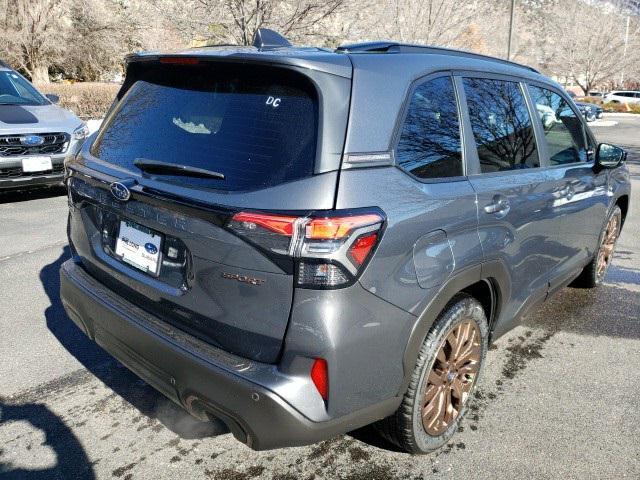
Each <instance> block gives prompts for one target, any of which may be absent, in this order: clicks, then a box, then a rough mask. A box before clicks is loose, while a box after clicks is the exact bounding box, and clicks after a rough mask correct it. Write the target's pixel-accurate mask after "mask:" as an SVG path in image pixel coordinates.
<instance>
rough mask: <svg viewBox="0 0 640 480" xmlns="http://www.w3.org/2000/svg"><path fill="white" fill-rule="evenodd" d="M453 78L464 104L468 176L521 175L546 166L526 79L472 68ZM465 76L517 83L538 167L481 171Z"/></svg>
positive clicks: (456, 73)
mask: <svg viewBox="0 0 640 480" xmlns="http://www.w3.org/2000/svg"><path fill="white" fill-rule="evenodd" d="M453 75H454V80H455V82H454V83H455V84H456V89H457V90H458V96H459V98H461V99H462V102H461V103H463V104H464V120H463V123H464V127H465V128H464V130H465V131H466V132H468V135H469V137H467V139H466V140H467V141H466V145H468V149H469V150H468V151H466V152H465V153H466V154H467V158H469V160H470V166H471V167H472V168H470V170H469V173H468V176H469V177H476V176H478V175H482V176H485V177H493V176H498V177H502V176H508V175H515V174H519V175H522V174H523V173H535V172H539V171H541V170H543V169H545V168H547V166H545V165H544V163H543V159H542V158H541V157H540V142H539V141H538V140H539V139H538V134H537V131H536V118H538V117H537V114H536V115H535V117H534V116H533V115H532V112H531V109H530V104H529V99H528V91H527V90H526V88H525V85H524V84H525V83H526V81H527V80H526V79H524V78H522V77H515V76H512V75H503V74H499V73H496V74H494V73H490V72H476V71H472V70H461V71H458V72H454V74H453ZM465 78H480V79H489V80H498V81H503V82H511V83H516V84H518V87H519V88H520V92H521V93H522V96H523V98H524V99H525V104H526V106H527V113H528V114H529V118H530V119H531V126H532V128H533V137H534V142H535V143H536V152H537V154H538V161H539V163H540V165H539V166H538V167H533V168H527V169H512V170H503V171H498V172H483V171H482V169H481V167H480V157H479V156H478V146H477V144H476V140H475V137H474V135H473V128H472V126H471V117H470V115H469V105H468V104H467V95H466V93H465V91H464V84H463V80H464V79H465ZM545 152H546V146H545Z"/></svg>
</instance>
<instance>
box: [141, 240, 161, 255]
mask: <svg viewBox="0 0 640 480" xmlns="http://www.w3.org/2000/svg"><path fill="white" fill-rule="evenodd" d="M144 249H145V250H146V251H147V252H148V253H150V254H151V255H155V254H156V253H158V247H156V246H155V245H154V244H153V243H145V244H144Z"/></svg>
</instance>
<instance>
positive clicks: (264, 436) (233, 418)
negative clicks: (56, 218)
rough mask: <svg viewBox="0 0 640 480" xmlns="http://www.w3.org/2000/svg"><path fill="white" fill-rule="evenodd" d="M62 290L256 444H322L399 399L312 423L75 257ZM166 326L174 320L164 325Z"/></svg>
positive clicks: (106, 341) (92, 326) (68, 304)
mask: <svg viewBox="0 0 640 480" xmlns="http://www.w3.org/2000/svg"><path fill="white" fill-rule="evenodd" d="M60 296H61V299H62V303H63V305H64V307H65V310H66V311H67V313H68V315H69V317H70V318H71V319H72V320H73V321H74V322H75V323H76V324H77V325H78V326H79V327H80V328H81V329H82V330H83V331H84V332H85V333H86V334H87V335H88V336H89V337H90V338H92V339H94V340H95V341H96V342H97V343H98V344H99V345H100V346H102V347H103V348H104V349H105V350H107V351H108V352H109V353H111V354H112V355H113V356H114V357H115V358H116V359H118V360H119V361H120V362H121V363H122V364H124V365H125V366H127V367H128V368H129V369H130V370H132V371H133V372H134V373H135V374H136V375H138V376H139V377H141V378H142V379H143V380H145V381H146V382H147V383H149V384H150V385H151V386H153V387H154V388H156V389H157V390H158V391H160V392H161V393H163V394H164V395H165V396H167V397H168V398H170V399H172V400H173V401H175V402H176V403H178V404H180V405H181V406H183V407H184V408H185V409H186V410H188V411H190V413H192V414H194V415H195V416H198V417H200V418H202V417H203V416H208V415H211V416H214V417H217V418H219V419H221V420H222V421H224V422H225V423H226V424H227V426H228V427H229V429H230V430H231V432H232V433H233V435H234V436H235V437H236V438H237V439H238V440H240V441H242V442H244V443H246V444H247V445H248V446H250V447H251V448H254V449H256V450H264V449H270V448H279V447H286V446H298V445H307V444H310V443H315V442H317V441H320V440H324V439H327V438H330V437H332V436H334V435H336V434H339V433H344V432H348V431H350V430H353V429H356V428H359V427H361V426H363V425H366V424H368V423H371V422H373V421H375V420H378V419H380V418H383V417H384V416H386V415H388V414H390V413H391V412H393V410H394V409H395V408H396V407H397V403H398V399H397V398H392V399H389V400H388V401H385V402H383V403H382V404H378V405H374V406H373V407H369V408H367V409H365V410H361V411H358V412H355V413H353V414H350V415H347V416H344V417H340V418H338V419H335V420H330V421H326V422H312V421H310V420H309V419H307V418H306V417H304V416H303V415H302V414H300V413H299V412H298V411H297V410H295V409H294V408H293V407H292V406H291V405H289V404H288V403H287V402H286V400H285V399H284V398H282V397H280V396H279V395H276V394H275V393H273V392H272V391H270V390H269V389H267V388H266V387H264V386H261V385H257V384H255V383H253V382H250V381H248V380H247V379H245V378H242V377H241V376H239V375H236V374H234V373H231V372H230V371H229V369H227V368H225V366H224V363H225V362H232V361H233V358H234V357H231V356H228V354H226V353H225V352H219V353H218V354H216V355H213V354H209V355H208V356H207V354H206V352H203V351H196V350H195V349H194V348H192V347H191V346H189V345H188V344H186V343H180V342H178V341H176V339H175V338H172V337H171V335H169V334H167V332H166V331H163V329H162V328H160V326H159V325H158V324H157V323H155V322H160V320H158V319H155V322H154V320H153V319H151V318H148V317H149V315H148V314H146V313H144V312H143V311H142V310H140V309H139V308H138V307H136V306H134V305H132V304H129V303H128V302H127V301H126V300H124V299H122V298H120V297H117V296H116V295H115V294H114V293H113V292H111V291H109V290H107V289H105V288H104V287H103V286H102V285H100V284H99V283H97V282H96V280H94V279H93V278H92V277H90V276H89V275H88V274H87V273H86V272H85V271H84V269H83V268H82V267H81V266H80V265H79V264H77V263H75V262H74V260H68V261H67V262H65V263H64V264H63V265H62V267H61V269H60ZM164 328H165V329H166V328H168V327H166V326H165V327H164Z"/></svg>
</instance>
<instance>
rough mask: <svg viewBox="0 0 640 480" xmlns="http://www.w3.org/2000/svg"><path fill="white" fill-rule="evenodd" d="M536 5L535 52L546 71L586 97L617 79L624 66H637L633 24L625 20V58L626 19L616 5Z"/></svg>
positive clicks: (566, 1)
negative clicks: (565, 81) (536, 49)
mask: <svg viewBox="0 0 640 480" xmlns="http://www.w3.org/2000/svg"><path fill="white" fill-rule="evenodd" d="M541 3H542V5H541V7H540V8H539V9H538V10H537V14H538V17H539V18H540V19H542V22H541V23H540V24H539V27H538V37H537V44H538V53H539V55H540V59H541V62H540V63H541V66H542V67H543V69H545V70H547V71H548V72H549V73H552V74H555V75H558V76H561V77H567V78H569V79H570V80H572V81H573V82H575V84H576V85H578V86H579V87H580V88H581V89H582V90H583V91H584V93H585V95H588V93H589V91H590V90H592V89H593V88H594V87H595V86H596V85H598V84H600V83H602V82H603V81H605V80H607V79H613V78H619V76H620V73H621V72H622V70H623V69H624V68H627V69H629V70H632V69H633V67H634V65H637V64H638V61H639V60H640V52H639V50H638V48H637V46H638V40H639V35H640V30H639V28H638V21H637V19H634V21H633V22H630V23H631V28H630V35H629V42H630V43H631V45H628V48H627V50H626V54H625V23H626V19H625V18H626V17H625V16H624V15H623V13H624V10H623V7H622V5H621V4H620V3H614V2H608V3H606V4H603V3H601V2H600V3H594V2H591V3H587V2H584V1H578V0H563V1H562V2H557V1H548V2H541ZM545 3H546V4H545Z"/></svg>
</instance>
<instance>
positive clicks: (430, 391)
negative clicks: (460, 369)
mask: <svg viewBox="0 0 640 480" xmlns="http://www.w3.org/2000/svg"><path fill="white" fill-rule="evenodd" d="M439 391H440V387H439V386H436V385H429V386H428V387H427V391H426V392H424V401H425V402H426V403H429V402H430V401H431V400H433V397H435V396H436V395H437V394H438V392H439Z"/></svg>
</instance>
